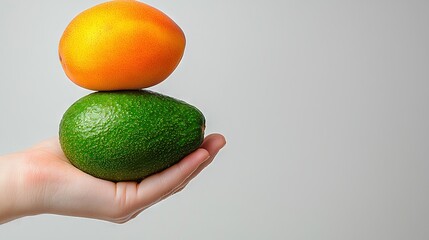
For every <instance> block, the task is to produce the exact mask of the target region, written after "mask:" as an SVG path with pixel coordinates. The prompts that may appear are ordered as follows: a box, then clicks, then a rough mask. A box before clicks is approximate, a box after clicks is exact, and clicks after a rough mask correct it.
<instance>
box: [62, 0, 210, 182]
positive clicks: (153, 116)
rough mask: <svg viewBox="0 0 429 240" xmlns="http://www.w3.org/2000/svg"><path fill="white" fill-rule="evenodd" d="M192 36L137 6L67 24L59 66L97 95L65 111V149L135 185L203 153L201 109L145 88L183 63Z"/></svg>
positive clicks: (76, 161) (96, 171)
mask: <svg viewBox="0 0 429 240" xmlns="http://www.w3.org/2000/svg"><path fill="white" fill-rule="evenodd" d="M184 48H185V36H184V34H183V32H182V30H181V29H180V27H178V26H177V25H176V23H175V22H174V21H173V20H171V19H170V18H169V17H168V16H166V15H165V14H164V13H162V12H160V11H159V10H157V9H155V8H153V7H151V6H148V5H146V4H144V3H141V2H138V1H130V0H117V1H111V2H106V3H102V4H100V5H97V6H95V7H92V8H90V9H88V10H86V11H84V12H82V13H80V14H79V15H78V16H77V17H75V18H74V19H73V20H72V21H71V23H70V24H69V25H68V27H67V28H66V30H65V31H64V34H63V36H62V38H61V41H60V45H59V54H60V61H61V64H62V66H63V69H64V71H65V73H66V74H67V76H68V77H69V78H70V79H71V80H72V81H73V82H74V83H76V84H77V85H79V86H81V87H83V88H87V89H90V90H94V91H96V92H94V93H91V94H89V95H87V96H85V97H83V98H81V99H79V100H78V101H77V102H75V103H74V104H73V105H72V106H70V108H69V109H68V110H67V111H66V112H65V114H64V116H63V118H62V120H61V123H60V132H59V134H60V143H61V147H62V149H63V151H64V153H65V155H66V156H67V158H68V159H69V160H70V162H71V163H72V164H73V165H74V166H76V167H77V168H79V169H81V170H82V171H84V172H87V173H89V174H91V175H93V176H95V177H99V178H102V179H106V180H111V181H136V180H140V179H143V178H145V177H147V176H149V175H151V174H154V173H156V172H159V171H161V170H163V169H165V168H168V167H169V166H171V165H173V164H174V163H176V162H178V161H180V160H181V159H182V158H183V157H184V156H186V155H188V154H189V153H191V152H192V151H194V150H195V149H197V148H198V147H199V146H200V145H201V143H202V141H203V138H204V128H205V119H204V116H203V115H202V113H201V112H200V111H199V110H198V109H197V108H195V107H193V106H191V105H189V104H187V103H185V102H183V101H179V100H176V99H174V98H171V97H168V96H165V95H161V94H159V93H155V92H152V91H148V90H142V89H143V88H147V87H151V86H154V85H156V84H158V83H160V82H162V81H163V80H165V79H166V78H167V77H168V76H169V75H170V74H171V73H172V72H173V71H174V69H175V68H176V67H177V65H178V64H179V62H180V60H181V58H182V56H183V52H184Z"/></svg>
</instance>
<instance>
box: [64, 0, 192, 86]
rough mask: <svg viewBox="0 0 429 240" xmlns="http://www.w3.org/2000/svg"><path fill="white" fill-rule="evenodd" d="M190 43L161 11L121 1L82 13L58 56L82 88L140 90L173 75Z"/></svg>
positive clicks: (65, 38) (66, 36)
mask: <svg viewBox="0 0 429 240" xmlns="http://www.w3.org/2000/svg"><path fill="white" fill-rule="evenodd" d="M185 43H186V40H185V35H184V33H183V31H182V30H181V29H180V27H179V26H178V25H177V24H176V23H175V22H174V21H173V20H172V19H170V18H169V17H168V16H167V15H165V14H164V13H162V12H161V11H159V10H157V9H155V8H153V7H151V6H149V5H147V4H144V3H141V2H138V1H133V0H116V1H110V2H106V3H102V4H99V5H96V6H94V7H92V8H90V9H87V10H85V11H83V12H82V13H80V14H79V15H77V16H76V17H75V18H74V19H73V20H72V21H71V22H70V24H69V25H68V26H67V28H66V29H65V31H64V33H63V35H62V37H61V40H60V44H59V55H60V61H61V65H62V67H63V69H64V71H65V73H66V75H67V76H68V77H69V78H70V80H72V81H73V82H74V83H76V84H77V85H79V86H81V87H84V88H87V89H90V90H95V91H111V90H126V89H141V88H147V87H150V86H154V85H156V84H158V83H160V82H162V81H163V80H165V79H166V78H167V77H168V76H169V75H170V74H171V73H172V72H173V71H174V69H175V68H176V67H177V65H178V64H179V62H180V60H181V59H182V56H183V52H184V49H185Z"/></svg>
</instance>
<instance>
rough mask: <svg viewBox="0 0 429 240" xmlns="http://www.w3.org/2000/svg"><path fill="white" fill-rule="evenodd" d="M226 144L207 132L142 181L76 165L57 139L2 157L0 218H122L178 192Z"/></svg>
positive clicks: (115, 219) (111, 220)
mask: <svg viewBox="0 0 429 240" xmlns="http://www.w3.org/2000/svg"><path fill="white" fill-rule="evenodd" d="M225 144H226V141H225V138H224V137H223V136H222V135H220V134H211V135H209V136H207V137H206V138H205V140H204V142H203V144H202V145H201V147H200V148H199V149H197V150H196V151H195V152H193V153H191V154H189V155H188V156H186V157H185V158H184V159H182V160H181V161H180V162H179V163H177V164H175V165H174V166H172V167H170V168H168V169H166V170H164V171H162V172H160V173H158V174H155V175H152V176H150V177H148V178H146V179H144V180H143V181H142V182H140V183H137V182H118V183H114V182H110V181H105V180H101V179H98V178H95V177H92V176H90V175H88V174H86V173H84V172H82V171H80V170H78V169H77V168H75V167H74V166H73V165H71V164H70V162H69V161H68V160H67V158H66V157H65V156H64V154H63V152H62V150H61V147H60V145H59V142H58V138H54V139H51V140H47V141H44V142H41V143H39V144H37V145H36V146H34V147H32V148H30V149H27V150H24V151H22V152H18V153H14V154H10V155H6V156H1V157H0V189H1V191H2V194H0V223H5V222H8V221H12V220H14V219H17V218H20V217H25V216H31V215H38V214H45V213H49V214H60V215H67V216H78V217H85V218H94V219H100V220H105V221H110V222H114V223H125V222H127V221H129V220H131V219H133V218H135V217H136V216H137V215H138V214H140V213H141V212H142V211H143V210H145V209H146V208H148V207H150V206H152V205H153V204H156V203H157V202H159V201H162V200H163V199H165V198H167V197H169V196H171V195H173V194H175V193H177V192H180V191H181V190H182V189H183V188H184V187H186V185H187V184H188V183H189V182H190V181H191V180H192V179H193V178H195V177H196V176H197V175H198V174H199V173H200V172H201V171H202V170H203V169H204V168H205V167H207V166H208V165H209V164H210V163H211V162H212V161H213V159H214V158H215V156H216V154H217V153H218V152H219V151H220V149H221V148H222V147H223V146H224V145H225Z"/></svg>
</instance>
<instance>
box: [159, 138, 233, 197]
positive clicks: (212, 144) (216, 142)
mask: <svg viewBox="0 0 429 240" xmlns="http://www.w3.org/2000/svg"><path fill="white" fill-rule="evenodd" d="M225 144H226V140H225V137H224V136H222V135H220V134H211V135H209V136H207V137H206V139H205V140H204V142H203V144H202V145H201V148H204V149H206V150H207V151H208V152H209V153H211V154H210V158H209V159H207V160H206V161H205V162H204V163H202V164H201V165H200V166H199V167H198V168H197V170H195V171H194V172H193V173H192V174H191V175H190V176H189V177H188V178H187V179H186V180H185V181H184V182H183V183H182V184H180V185H179V186H177V187H176V188H175V189H173V190H172V191H171V192H170V193H168V194H167V195H166V196H164V197H163V199H165V198H167V197H169V196H171V195H173V194H175V193H177V192H180V191H182V190H183V189H184V188H185V187H186V185H188V183H189V182H190V181H191V180H192V179H194V178H195V177H196V176H197V175H198V174H200V173H201V171H203V170H204V168H206V167H207V166H208V165H209V164H210V163H211V162H212V161H213V160H214V158H215V157H216V155H217V153H218V152H219V151H220V149H222V148H223V147H224V146H225Z"/></svg>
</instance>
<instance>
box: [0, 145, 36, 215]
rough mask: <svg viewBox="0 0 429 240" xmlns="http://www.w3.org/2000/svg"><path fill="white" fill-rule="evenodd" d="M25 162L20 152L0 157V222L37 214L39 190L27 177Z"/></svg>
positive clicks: (27, 169) (27, 170)
mask: <svg viewBox="0 0 429 240" xmlns="http://www.w3.org/2000/svg"><path fill="white" fill-rule="evenodd" d="M26 162H27V159H26V156H25V154H21V153H16V154H11V155H7V156H2V157H0V191H1V194H0V224H2V223H6V222H9V221H12V220H14V219H17V218H21V217H24V216H29V215H35V214H38V211H37V209H38V208H37V207H36V206H37V202H38V201H37V199H38V197H37V195H38V194H37V192H40V191H39V190H38V189H37V188H35V186H34V184H32V183H30V181H29V180H28V179H27V175H28V172H29V168H28V167H27V163H26Z"/></svg>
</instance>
